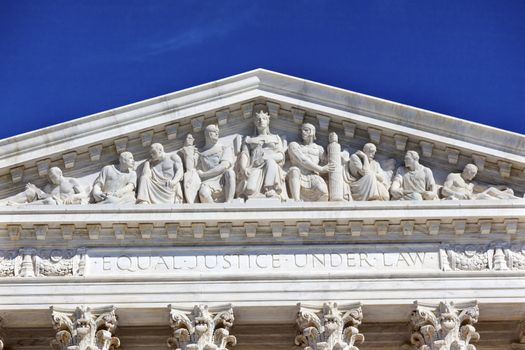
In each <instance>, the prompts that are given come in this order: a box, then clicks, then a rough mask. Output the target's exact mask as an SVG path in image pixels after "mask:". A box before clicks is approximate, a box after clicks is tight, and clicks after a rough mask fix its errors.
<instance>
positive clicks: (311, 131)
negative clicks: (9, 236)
mask: <svg viewBox="0 0 525 350" xmlns="http://www.w3.org/2000/svg"><path fill="white" fill-rule="evenodd" d="M301 136H302V138H303V141H306V140H307V139H309V138H311V140H312V141H313V140H315V139H316V137H315V126H313V124H310V123H304V124H303V126H302V127H301Z"/></svg>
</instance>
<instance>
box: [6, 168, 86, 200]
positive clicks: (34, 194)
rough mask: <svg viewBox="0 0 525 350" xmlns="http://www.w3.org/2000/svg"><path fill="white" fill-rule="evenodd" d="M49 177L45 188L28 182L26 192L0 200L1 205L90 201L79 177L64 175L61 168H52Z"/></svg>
mask: <svg viewBox="0 0 525 350" xmlns="http://www.w3.org/2000/svg"><path fill="white" fill-rule="evenodd" d="M47 177H48V179H49V183H48V184H47V185H46V186H45V187H44V189H43V190H41V189H40V188H38V187H37V186H35V185H33V184H32V183H28V184H26V189H25V191H24V192H21V193H19V194H16V195H14V196H11V197H9V198H6V199H5V200H3V201H2V202H0V205H20V204H44V205H61V204H87V203H88V194H87V192H86V190H85V189H84V187H83V186H82V185H81V184H80V182H79V181H78V180H77V179H75V178H72V177H65V176H63V175H62V170H60V168H57V167H52V168H50V169H49V171H48V173H47Z"/></svg>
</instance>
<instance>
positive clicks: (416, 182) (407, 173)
mask: <svg viewBox="0 0 525 350" xmlns="http://www.w3.org/2000/svg"><path fill="white" fill-rule="evenodd" d="M390 194H391V195H392V199H395V200H434V199H438V196H437V186H436V181H435V180H434V175H433V174H432V170H430V169H429V168H427V167H425V166H423V165H421V164H419V154H418V153H417V152H416V151H408V152H407V153H406V155H405V166H402V167H399V168H398V169H397V172H396V175H395V176H394V180H393V181H392V185H391V187H390Z"/></svg>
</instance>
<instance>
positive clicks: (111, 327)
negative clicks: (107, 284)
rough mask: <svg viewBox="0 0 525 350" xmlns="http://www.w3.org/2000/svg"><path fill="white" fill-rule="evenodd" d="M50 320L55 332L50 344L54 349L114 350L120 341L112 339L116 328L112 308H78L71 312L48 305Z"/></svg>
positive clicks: (115, 319)
mask: <svg viewBox="0 0 525 350" xmlns="http://www.w3.org/2000/svg"><path fill="white" fill-rule="evenodd" d="M51 320H52V322H53V327H54V329H55V330H56V331H57V333H56V337H55V339H54V340H52V341H51V347H52V348H53V349H55V350H115V349H118V348H119V346H120V340H119V339H118V338H117V337H115V336H113V333H114V332H115V329H116V328H117V317H116V315H115V307H113V306H107V307H101V308H90V307H86V306H79V307H77V308H76V309H75V310H66V309H59V308H56V307H53V306H52V307H51Z"/></svg>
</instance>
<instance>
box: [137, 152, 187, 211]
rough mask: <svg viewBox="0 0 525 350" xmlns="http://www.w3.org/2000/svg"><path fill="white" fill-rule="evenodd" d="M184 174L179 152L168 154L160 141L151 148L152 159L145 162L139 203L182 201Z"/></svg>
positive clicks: (138, 194)
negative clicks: (181, 182)
mask: <svg viewBox="0 0 525 350" xmlns="http://www.w3.org/2000/svg"><path fill="white" fill-rule="evenodd" d="M183 175H184V169H183V167H182V160H181V159H180V157H179V156H178V155H177V154H171V155H169V154H166V153H165V152H164V147H163V146H162V145H161V144H160V143H154V144H152V145H151V148H150V159H149V160H147V161H146V162H145V163H144V168H143V169H142V175H141V176H140V180H139V188H138V193H137V203H138V204H172V203H182V199H183V197H182V188H181V185H180V181H181V179H182V176H183Z"/></svg>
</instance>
